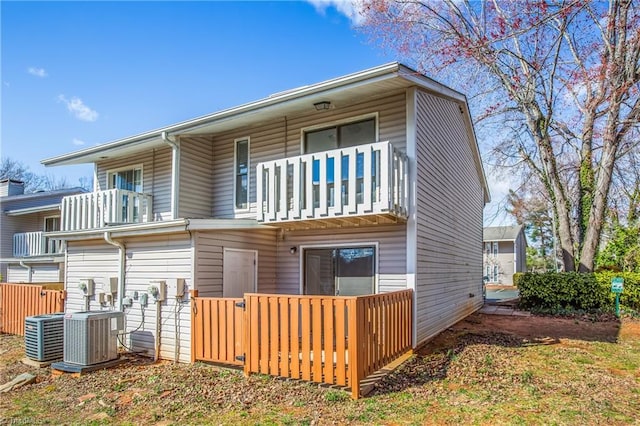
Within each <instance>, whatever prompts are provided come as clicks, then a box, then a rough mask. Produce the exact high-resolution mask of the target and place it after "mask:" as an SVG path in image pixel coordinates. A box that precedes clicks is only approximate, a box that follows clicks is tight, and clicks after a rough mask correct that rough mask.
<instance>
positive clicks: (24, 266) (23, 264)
mask: <svg viewBox="0 0 640 426" xmlns="http://www.w3.org/2000/svg"><path fill="white" fill-rule="evenodd" d="M20 266H22V267H23V268H25V269H26V270H27V277H28V280H27V282H31V278H32V277H33V273H32V271H31V266H29V265H27V264H25V263H24V261H22V260H21V261H20Z"/></svg>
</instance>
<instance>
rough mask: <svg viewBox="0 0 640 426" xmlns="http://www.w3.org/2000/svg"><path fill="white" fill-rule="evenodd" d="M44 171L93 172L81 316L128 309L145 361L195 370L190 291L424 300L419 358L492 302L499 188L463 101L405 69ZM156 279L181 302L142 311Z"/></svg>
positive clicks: (81, 217) (306, 92)
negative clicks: (492, 203)
mask: <svg viewBox="0 0 640 426" xmlns="http://www.w3.org/2000/svg"><path fill="white" fill-rule="evenodd" d="M43 163H44V164H45V165H47V166H53V165H66V164H79V163H94V164H95V169H96V176H97V179H96V184H95V191H94V192H93V193H92V194H88V195H82V196H72V197H67V198H65V200H63V204H62V205H63V207H62V229H61V231H60V232H57V233H56V237H57V238H61V239H64V240H65V241H66V249H67V258H66V277H65V285H66V290H67V293H68V298H67V302H66V303H67V305H66V309H67V310H68V311H75V310H84V309H87V308H89V309H92V310H94V309H103V310H110V309H116V310H124V311H125V313H126V319H127V320H126V323H127V325H126V328H127V331H128V334H127V336H128V337H127V339H126V344H127V345H130V346H129V347H131V348H132V349H142V350H146V351H148V353H149V354H154V355H156V356H159V357H162V358H167V359H179V360H181V361H188V360H189V352H190V333H191V329H190V314H189V309H188V300H189V299H188V298H189V295H188V293H186V294H184V295H177V294H176V293H177V289H178V288H179V287H180V286H179V285H178V284H179V283H181V282H184V283H186V288H187V289H188V290H197V291H198V293H199V295H200V296H209V297H223V296H225V297H227V296H228V295H235V294H240V295H242V294H243V292H259V293H280V294H316V295H318V294H319V295H327V296H329V295H331V296H333V295H354V294H371V293H383V292H389V291H394V290H402V289H412V290H414V316H415V318H414V321H413V324H414V326H413V330H412V331H413V346H414V347H415V346H418V345H420V344H422V343H424V342H426V341H427V340H428V339H429V338H431V337H432V336H434V335H435V334H437V333H438V332H440V331H442V330H443V329H445V328H447V327H448V326H450V325H451V324H453V323H455V322H456V321H458V320H460V319H462V318H464V317H465V316H466V315H469V314H470V313H472V312H473V311H475V310H477V309H479V308H480V307H481V305H482V302H483V301H482V256H481V254H480V253H478V251H477V247H478V246H479V245H480V244H481V241H482V210H483V207H484V204H485V203H486V202H488V200H489V193H488V189H487V184H486V180H485V176H484V171H483V167H482V162H481V159H480V155H479V151H478V147H477V143H476V140H475V135H474V131H473V126H472V123H471V119H470V116H469V112H468V107H467V103H466V98H465V97H464V95H462V94H460V93H458V92H455V91H453V90H451V89H449V88H447V87H445V86H443V85H441V84H439V83H437V82H435V81H433V80H431V79H429V78H427V77H425V76H421V75H419V74H418V73H416V72H415V71H414V70H411V69H409V68H407V67H405V66H404V65H401V64H398V63H391V64H387V65H383V66H380V67H376V68H373V69H369V70H365V71H361V72H358V73H354V74H350V75H347V76H343V77H339V78H336V79H333V80H328V81H325V82H321V83H317V84H313V85H309V86H305V87H303V88H300V89H295V90H292V91H287V92H282V93H280V94H275V95H272V96H270V97H268V98H265V99H262V100H258V101H256V102H253V103H249V104H245V105H242V106H238V107H236V108H231V109H228V110H224V111H220V112H217V113H213V114H210V115H206V116H203V117H200V118H196V119H193V120H190V121H186V122H183V123H179V124H176V125H172V126H167V127H165V128H163V129H160V130H157V131H151V132H148V133H144V134H141V135H137V136H132V137H128V138H125V139H121V140H116V141H113V142H110V143H106V144H103V145H98V146H95V147H91V148H88V149H84V150H81V151H77V152H72V153H68V154H63V155H60V156H58V157H54V158H49V159H46V160H44V161H43ZM87 280H93V281H92V282H93V283H95V288H96V295H94V296H85V295H84V294H83V292H82V291H81V290H80V289H79V285H80V284H81V282H86V281H87ZM159 281H164V282H165V283H166V284H167V288H168V292H167V298H166V300H164V301H161V302H157V303H156V301H155V300H154V299H153V298H152V297H150V296H144V297H147V301H148V304H147V306H144V305H143V303H142V301H141V299H143V294H145V295H146V294H148V293H149V286H152V285H157V283H158V282H159ZM111 283H116V284H117V289H116V288H115V287H113V286H112V284H111ZM114 285H115V284H114ZM98 293H104V294H107V293H108V296H110V298H109V297H106V298H105V296H99V295H98ZM157 309H160V313H159V317H160V318H161V320H160V321H159V322H157V321H156V313H157Z"/></svg>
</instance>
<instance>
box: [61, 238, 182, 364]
mask: <svg viewBox="0 0 640 426" xmlns="http://www.w3.org/2000/svg"><path fill="white" fill-rule="evenodd" d="M123 242H124V244H125V247H126V260H125V264H126V265H125V270H126V278H125V296H128V297H133V296H134V292H136V291H137V292H138V295H140V294H142V293H146V292H147V291H148V288H149V286H150V285H152V284H153V283H152V281H155V280H164V281H166V283H167V287H168V288H167V300H166V301H164V302H162V303H161V307H160V309H161V317H162V319H161V326H160V327H161V339H160V343H161V358H164V359H171V360H173V359H174V357H175V352H174V351H175V347H176V346H175V343H176V341H177V342H178V347H179V354H178V356H179V359H180V361H183V362H189V361H190V345H191V334H190V333H191V329H190V323H191V316H190V315H191V313H190V310H189V302H188V298H184V299H183V300H180V301H177V299H176V297H175V291H176V290H175V286H176V281H177V278H184V279H186V284H187V290H188V289H191V288H193V280H192V276H191V271H192V269H193V264H192V261H191V259H192V245H191V240H190V238H189V235H188V234H187V233H181V234H171V235H167V236H154V237H139V238H135V239H128V240H123ZM67 250H68V252H67V253H68V254H67V279H66V283H65V289H66V290H67V300H66V309H65V310H66V311H68V312H77V311H83V310H85V302H84V298H83V295H82V293H81V292H80V290H79V289H78V285H79V284H80V280H81V279H87V278H92V279H93V280H94V281H95V286H96V294H97V293H99V292H105V291H106V290H107V289H108V285H109V278H110V277H118V276H119V270H118V259H119V255H118V249H117V248H116V247H114V246H111V245H108V244H107V243H105V242H104V241H101V240H94V241H82V242H75V241H69V243H68V248H67ZM156 285H157V284H156ZM117 297H118V296H117V295H115V298H116V300H117ZM139 300H140V299H139V298H138V300H134V301H133V306H131V307H130V308H127V309H126V310H125V313H126V331H127V333H131V332H132V331H134V330H135V332H134V333H132V334H127V335H126V338H125V339H124V342H123V343H125V344H126V345H127V346H128V347H130V348H131V349H133V350H143V351H146V352H147V353H148V354H149V355H153V354H154V351H155V339H156V309H157V304H156V303H155V300H154V298H153V297H151V296H149V299H148V300H149V304H148V306H147V307H146V308H145V309H144V323H143V321H142V308H141V305H140V302H139ZM89 308H90V310H109V309H113V308H112V307H109V306H100V305H99V304H98V303H97V299H96V297H92V298H90V304H89ZM176 324H177V325H178V327H177V330H178V338H177V340H176V333H175V332H176Z"/></svg>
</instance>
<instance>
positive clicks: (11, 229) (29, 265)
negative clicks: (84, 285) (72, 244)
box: [0, 179, 83, 283]
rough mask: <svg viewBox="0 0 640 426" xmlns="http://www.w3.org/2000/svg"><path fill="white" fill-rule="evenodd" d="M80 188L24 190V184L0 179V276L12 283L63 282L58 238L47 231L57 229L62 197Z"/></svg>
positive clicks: (72, 193) (62, 252)
mask: <svg viewBox="0 0 640 426" xmlns="http://www.w3.org/2000/svg"><path fill="white" fill-rule="evenodd" d="M81 192H83V189H81V188H71V189H61V190H57V191H48V192H35V193H31V194H25V193H24V183H23V182H21V181H18V180H14V179H3V180H0V275H1V276H2V278H1V281H3V282H12V283H21V282H24V283H31V282H34V283H35V282H62V281H64V250H63V248H62V246H61V244H62V243H61V240H57V239H54V238H50V237H49V236H48V235H49V234H48V233H49V232H56V231H59V230H60V202H61V200H62V198H63V197H65V196H70V195H74V194H79V193H81Z"/></svg>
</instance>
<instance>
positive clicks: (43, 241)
mask: <svg viewBox="0 0 640 426" xmlns="http://www.w3.org/2000/svg"><path fill="white" fill-rule="evenodd" d="M58 253H62V250H61V241H60V240H54V239H52V238H49V237H45V236H44V235H43V233H42V231H40V232H21V233H18V234H13V257H33V256H46V255H53V254H58Z"/></svg>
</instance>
